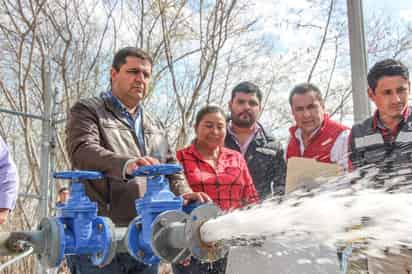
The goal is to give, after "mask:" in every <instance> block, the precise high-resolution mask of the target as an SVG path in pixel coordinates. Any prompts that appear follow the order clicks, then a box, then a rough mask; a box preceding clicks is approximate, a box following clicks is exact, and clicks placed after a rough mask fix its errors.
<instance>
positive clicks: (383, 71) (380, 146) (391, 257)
mask: <svg viewBox="0 0 412 274" xmlns="http://www.w3.org/2000/svg"><path fill="white" fill-rule="evenodd" d="M409 94H410V81H409V71H408V68H407V67H406V66H405V65H404V64H402V63H401V62H399V61H397V60H393V59H386V60H383V61H380V62H378V63H376V64H375V65H374V66H373V67H372V68H371V69H370V71H369V73H368V96H369V98H370V99H371V100H372V101H373V102H374V104H375V106H376V108H377V110H376V112H375V113H374V115H373V116H372V117H370V118H368V119H366V120H365V121H363V122H361V123H359V124H356V125H354V126H353V127H352V131H351V136H350V150H351V154H350V160H351V164H352V166H353V168H360V167H364V166H366V165H375V166H376V167H378V170H379V172H378V174H377V175H376V176H375V178H374V180H373V182H372V183H373V184H374V186H375V187H379V186H382V185H383V186H384V185H385V182H386V181H387V180H390V179H391V177H392V176H394V175H395V176H396V174H402V175H404V176H405V175H409V176H410V171H409V170H410V163H411V160H412V113H411V108H410V107H409V104H408V99H409ZM402 167H406V168H405V171H407V172H406V173H405V172H399V173H398V172H393V171H396V170H397V169H401V168H402ZM408 173H409V174H408ZM405 178H406V177H405ZM401 181H402V180H401ZM400 184H402V182H400ZM391 187H392V188H393V187H394V186H393V184H391ZM368 271H369V273H405V274H406V273H411V271H412V251H411V250H410V249H407V248H402V249H401V250H400V253H399V251H397V252H391V249H388V250H387V251H386V252H385V257H383V258H381V257H379V258H375V257H368Z"/></svg>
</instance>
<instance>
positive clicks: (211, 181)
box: [173, 106, 259, 274]
mask: <svg viewBox="0 0 412 274" xmlns="http://www.w3.org/2000/svg"><path fill="white" fill-rule="evenodd" d="M195 132H196V138H195V140H194V141H193V142H192V144H191V145H190V146H188V147H186V148H184V149H182V150H179V151H178V152H177V159H178V160H179V162H180V163H181V164H182V166H183V169H184V173H185V175H186V179H187V181H188V183H189V185H190V187H191V188H192V190H193V191H202V192H205V193H206V194H208V195H209V196H210V197H211V198H212V200H213V202H214V203H215V204H217V205H218V206H219V207H220V208H221V209H222V210H224V211H227V210H232V209H236V208H240V207H242V206H244V205H247V204H251V203H257V202H259V196H258V194H257V192H256V189H255V186H254V184H253V180H252V178H251V176H250V174H249V170H248V168H247V165H246V162H245V160H244V158H243V156H242V155H241V154H240V153H239V152H237V151H234V150H231V149H228V148H225V147H223V143H224V139H225V136H226V117H225V114H224V112H223V110H222V109H221V108H220V107H218V106H206V107H204V108H202V109H201V110H200V111H199V112H198V113H197V115H196V122H195ZM225 268H226V259H221V260H219V261H217V262H215V263H213V264H209V263H205V264H202V263H201V262H199V261H198V260H196V259H193V258H192V261H191V263H190V264H188V265H182V264H176V265H174V266H173V271H174V273H175V274H188V273H224V272H225Z"/></svg>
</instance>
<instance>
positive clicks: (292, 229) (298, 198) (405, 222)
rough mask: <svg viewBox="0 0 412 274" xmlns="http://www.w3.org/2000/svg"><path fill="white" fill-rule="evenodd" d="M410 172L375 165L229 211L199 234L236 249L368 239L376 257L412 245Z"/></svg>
mask: <svg viewBox="0 0 412 274" xmlns="http://www.w3.org/2000/svg"><path fill="white" fill-rule="evenodd" d="M411 173H412V170H411V169H410V168H409V167H407V168H405V167H404V168H399V169H397V170H396V171H393V172H391V171H387V172H385V173H384V175H382V172H381V170H379V169H377V168H374V167H369V168H368V169H361V170H358V171H357V172H355V173H351V174H348V175H346V176H344V177H340V178H334V179H333V180H329V181H328V182H326V183H322V184H321V185H320V186H318V187H316V188H313V189H311V190H299V191H296V192H295V193H293V194H292V195H289V196H288V197H285V198H277V199H272V200H267V201H265V202H263V203H262V204H261V205H257V206H253V207H251V208H249V209H246V210H236V211H233V212H230V213H227V214H225V215H223V216H220V217H218V218H217V219H214V220H210V221H208V222H206V223H205V224H204V225H203V226H202V228H201V232H200V233H201V236H202V239H203V240H204V241H206V242H218V241H221V242H228V243H234V244H235V245H236V242H239V241H242V240H243V242H244V241H247V240H249V239H263V240H264V239H266V240H269V239H270V240H271V241H276V242H279V243H288V242H293V244H296V243H297V242H296V240H299V241H298V243H300V244H303V243H305V239H308V240H310V242H312V243H313V242H317V243H322V244H325V245H328V246H331V247H333V246H335V245H336V244H337V243H347V242H349V241H353V240H356V239H363V240H366V241H367V243H368V244H367V247H368V249H367V251H366V252H368V253H372V252H373V253H374V254H377V253H376V251H380V250H383V249H384V248H387V247H394V248H397V247H400V246H402V247H405V246H406V247H412V233H411V230H412V193H410V190H411V181H409V179H410V178H408V177H410V174H411ZM361 175H362V176H361ZM354 181H356V183H354ZM251 242H252V243H254V242H255V241H254V240H252V241H251ZM295 248H299V246H296V247H295Z"/></svg>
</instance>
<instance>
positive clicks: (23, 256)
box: [0, 247, 34, 271]
mask: <svg viewBox="0 0 412 274" xmlns="http://www.w3.org/2000/svg"><path fill="white" fill-rule="evenodd" d="M33 251H34V248H33V247H29V249H28V250H27V251H24V252H23V253H21V254H19V255H17V256H16V257H14V258H13V259H11V260H10V261H8V262H5V263H4V264H1V265H0V271H2V270H3V269H5V268H6V267H8V266H10V265H12V264H14V263H16V262H18V261H20V260H21V259H23V258H25V257H27V256H29V255H30V254H32V253H33Z"/></svg>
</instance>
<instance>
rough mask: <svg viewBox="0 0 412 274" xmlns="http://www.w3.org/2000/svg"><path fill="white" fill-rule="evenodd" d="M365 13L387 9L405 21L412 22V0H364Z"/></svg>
mask: <svg viewBox="0 0 412 274" xmlns="http://www.w3.org/2000/svg"><path fill="white" fill-rule="evenodd" d="M363 6H364V10H365V14H366V13H367V12H370V11H376V10H385V11H387V12H389V13H390V14H392V15H393V16H394V17H399V19H400V20H401V21H403V22H412V1H410V0H364V1H363Z"/></svg>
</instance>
